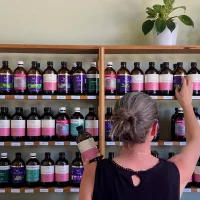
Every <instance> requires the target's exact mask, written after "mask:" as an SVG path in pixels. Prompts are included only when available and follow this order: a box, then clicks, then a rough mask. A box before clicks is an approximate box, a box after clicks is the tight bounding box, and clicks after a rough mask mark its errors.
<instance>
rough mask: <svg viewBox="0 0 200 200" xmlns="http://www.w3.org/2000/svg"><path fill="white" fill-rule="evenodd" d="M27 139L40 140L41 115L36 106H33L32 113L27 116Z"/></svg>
mask: <svg viewBox="0 0 200 200" xmlns="http://www.w3.org/2000/svg"><path fill="white" fill-rule="evenodd" d="M26 127H27V139H28V140H29V141H38V140H40V136H41V117H40V115H38V113H37V108H36V107H31V113H30V114H29V115H28V117H27V121H26Z"/></svg>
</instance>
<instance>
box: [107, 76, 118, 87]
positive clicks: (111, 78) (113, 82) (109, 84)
mask: <svg viewBox="0 0 200 200" xmlns="http://www.w3.org/2000/svg"><path fill="white" fill-rule="evenodd" d="M105 90H116V74H105Z"/></svg>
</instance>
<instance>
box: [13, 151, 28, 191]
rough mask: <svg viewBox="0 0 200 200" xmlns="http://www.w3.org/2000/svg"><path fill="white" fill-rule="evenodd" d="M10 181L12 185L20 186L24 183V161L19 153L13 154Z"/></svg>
mask: <svg viewBox="0 0 200 200" xmlns="http://www.w3.org/2000/svg"><path fill="white" fill-rule="evenodd" d="M11 183H12V186H13V187H16V188H20V187H23V186H24V183H25V162H24V160H23V159H22V158H21V153H16V154H15V159H14V160H13V161H12V163H11Z"/></svg>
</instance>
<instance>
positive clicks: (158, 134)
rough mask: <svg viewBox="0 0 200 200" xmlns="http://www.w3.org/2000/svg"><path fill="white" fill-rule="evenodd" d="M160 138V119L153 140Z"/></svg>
mask: <svg viewBox="0 0 200 200" xmlns="http://www.w3.org/2000/svg"><path fill="white" fill-rule="evenodd" d="M159 138H160V121H159V120H158V129H157V133H156V135H155V136H154V138H153V140H152V142H157V141H158V140H159Z"/></svg>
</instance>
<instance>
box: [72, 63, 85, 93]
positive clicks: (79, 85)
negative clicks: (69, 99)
mask: <svg viewBox="0 0 200 200" xmlns="http://www.w3.org/2000/svg"><path fill="white" fill-rule="evenodd" d="M76 65H77V67H76V69H75V70H74V72H73V75H72V79H73V94H78V95H83V94H86V72H85V70H84V69H83V68H82V62H77V63H76Z"/></svg>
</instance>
